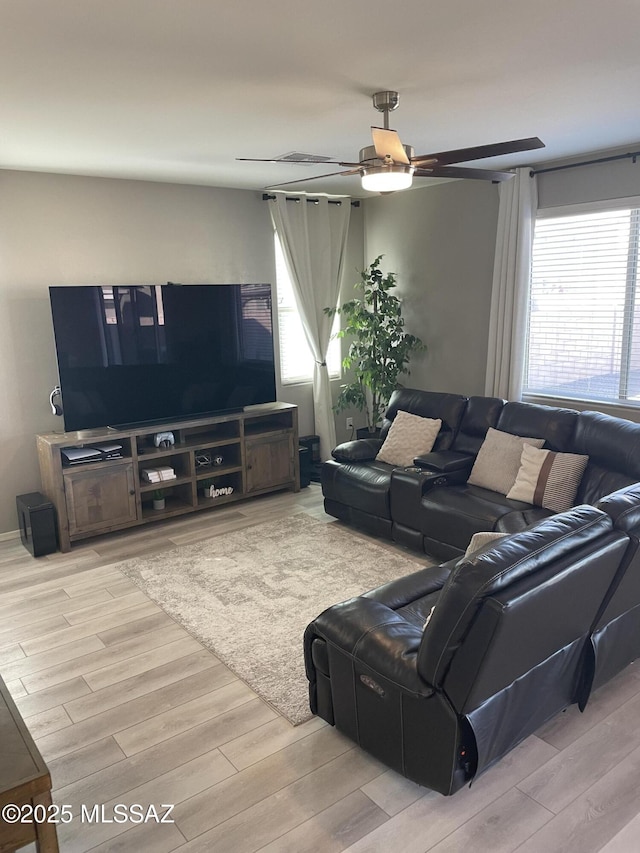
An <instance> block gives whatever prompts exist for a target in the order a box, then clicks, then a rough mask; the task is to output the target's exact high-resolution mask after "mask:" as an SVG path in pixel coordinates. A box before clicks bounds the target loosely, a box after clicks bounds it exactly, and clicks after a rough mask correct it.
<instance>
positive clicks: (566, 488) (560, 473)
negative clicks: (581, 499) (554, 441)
mask: <svg viewBox="0 0 640 853" xmlns="http://www.w3.org/2000/svg"><path fill="white" fill-rule="evenodd" d="M588 461H589V457H588V456H580V455H579V454H577V453H556V452H554V451H553V450H542V449H539V448H537V447H531V446H530V445H527V444H525V445H524V447H523V448H522V458H521V461H520V470H519V471H518V476H517V477H516V481H515V483H514V484H513V487H512V488H511V489H510V491H509V492H508V494H507V497H508V498H512V499H513V500H515V501H525V503H530V504H533V505H534V506H543V507H545V508H546V509H551V510H553V511H554V512H563V511H564V510H565V509H569V507H571V506H573V501H574V500H575V496H576V492H577V491H578V486H579V485H580V480H581V479H582V475H583V474H584V469H585V468H586V467H587V462H588Z"/></svg>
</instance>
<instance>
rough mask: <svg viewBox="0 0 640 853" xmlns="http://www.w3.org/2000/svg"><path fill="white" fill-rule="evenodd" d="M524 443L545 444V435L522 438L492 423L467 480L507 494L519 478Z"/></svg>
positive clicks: (537, 445) (472, 483)
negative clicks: (493, 425) (501, 429)
mask: <svg viewBox="0 0 640 853" xmlns="http://www.w3.org/2000/svg"><path fill="white" fill-rule="evenodd" d="M525 444H530V445H531V446H532V447H542V445H543V444H544V438H521V437H520V436H518V435H511V433H509V432H501V431H500V430H497V429H493V427H489V429H488V430H487V435H486V437H485V440H484V441H483V442H482V447H481V448H480V450H479V451H478V455H477V456H476V461H475V462H474V463H473V468H472V469H471V474H469V479H468V480H467V482H468V483H469V484H470V485H472V486H482V488H484V489H491V491H492V492H499V493H500V494H501V495H506V494H507V492H508V491H509V490H510V489H511V488H512V486H513V484H514V483H515V481H516V477H517V475H518V471H519V469H520V460H521V457H522V448H523V447H524V445H525Z"/></svg>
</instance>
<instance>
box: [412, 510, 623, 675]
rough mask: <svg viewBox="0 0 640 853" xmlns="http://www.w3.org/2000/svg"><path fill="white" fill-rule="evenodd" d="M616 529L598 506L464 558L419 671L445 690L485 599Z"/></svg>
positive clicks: (428, 634)
mask: <svg viewBox="0 0 640 853" xmlns="http://www.w3.org/2000/svg"><path fill="white" fill-rule="evenodd" d="M612 529H613V525H612V522H611V519H610V518H609V516H608V515H606V513H604V512H601V511H600V510H598V509H596V508H595V507H587V506H581V507H574V508H573V509H571V510H568V511H567V512H563V513H559V514H558V515H554V516H551V517H549V518H546V519H543V520H542V521H541V522H539V523H538V524H536V525H534V526H533V527H531V528H529V529H528V530H524V531H522V532H520V533H516V534H513V535H511V536H508V537H506V538H504V539H500V540H497V542H496V544H495V545H494V546H493V548H490V549H489V550H486V551H483V552H482V553H480V554H478V555H476V556H474V555H473V554H472V555H470V556H469V557H463V558H462V559H460V560H459V562H458V563H457V564H456V567H455V569H454V570H453V571H452V572H451V575H450V576H449V579H448V580H447V582H446V584H445V586H444V587H443V590H442V593H441V595H440V599H439V601H438V604H437V606H436V608H435V611H434V613H433V616H432V618H431V620H430V622H429V625H428V627H427V629H426V630H425V633H424V637H423V640H422V644H421V647H420V652H419V655H418V669H419V671H420V674H421V675H422V677H423V678H424V679H425V680H426V681H427V682H428V683H429V684H431V685H433V686H434V687H442V685H443V683H444V679H445V678H446V675H447V673H448V672H449V668H450V666H451V662H452V660H453V658H454V656H455V654H456V652H457V651H458V649H459V648H460V646H461V644H462V642H463V641H464V639H465V638H466V636H467V633H468V631H469V629H470V627H471V625H472V623H473V622H474V620H475V619H476V616H477V613H478V609H479V608H480V607H481V605H482V604H483V603H484V601H485V600H486V599H487V598H488V597H490V596H493V595H495V594H497V593H499V592H502V591H504V590H505V589H506V588H508V587H509V586H511V585H512V584H514V583H516V582H519V581H521V580H522V579H524V578H527V577H528V576H530V575H535V574H536V573H538V572H540V571H541V570H543V569H546V568H547V567H548V566H550V565H553V564H554V563H556V562H558V561H559V560H562V559H563V558H564V557H565V556H567V555H571V554H573V553H574V552H575V551H576V550H578V549H579V548H581V547H583V546H584V545H585V544H590V543H593V541H595V540H596V539H599V538H600V537H602V536H603V534H604V533H607V532H610V531H611V530H612Z"/></svg>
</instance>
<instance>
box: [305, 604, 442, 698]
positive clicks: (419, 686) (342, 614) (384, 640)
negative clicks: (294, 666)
mask: <svg viewBox="0 0 640 853" xmlns="http://www.w3.org/2000/svg"><path fill="white" fill-rule="evenodd" d="M317 637H320V638H321V639H323V640H324V641H325V642H326V643H327V644H328V645H329V646H332V647H333V648H334V649H335V650H336V651H337V652H338V653H340V654H342V655H347V656H348V657H350V658H352V659H353V660H354V661H356V662H358V663H361V664H363V665H364V666H366V667H367V669H369V670H372V671H373V672H374V673H376V674H377V675H379V676H380V677H381V678H384V679H386V680H388V681H390V682H391V683H393V684H395V685H397V686H398V687H400V688H402V690H405V691H408V692H410V693H413V694H415V695H419V696H423V697H424V696H430V695H432V693H433V692H434V691H433V688H432V687H431V685H429V684H427V683H426V682H425V681H424V680H423V679H422V678H421V677H420V676H419V675H418V669H417V656H418V650H419V648H420V643H421V642H422V631H421V630H420V628H417V627H416V626H415V625H412V624H411V623H410V622H407V620H406V619H404V618H403V617H402V616H400V615H399V614H398V613H396V612H395V611H394V610H391V609H390V608H389V607H386V606H385V605H384V604H381V603H380V602H379V601H372V600H371V599H367V598H351V599H349V600H348V601H344V602H342V604H335V605H334V606H333V607H330V608H329V609H328V610H325V611H324V613H321V614H320V616H318V617H317V618H316V619H314V621H313V622H312V623H311V624H310V625H309V626H308V628H307V630H306V632H305V646H306V647H307V648H308V649H310V648H311V644H312V643H313V640H314V639H316V638H317ZM331 654H332V653H331V652H330V653H329V661H331ZM306 659H307V663H308V661H309V659H310V655H306Z"/></svg>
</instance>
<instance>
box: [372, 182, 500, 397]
mask: <svg viewBox="0 0 640 853" xmlns="http://www.w3.org/2000/svg"><path fill="white" fill-rule="evenodd" d="M364 208H365V260H366V263H369V262H370V261H372V260H373V259H374V258H375V257H376V256H377V255H380V254H383V255H384V259H383V268H384V270H385V271H389V270H392V271H393V272H395V273H397V275H398V295H401V296H402V298H403V316H404V318H405V322H406V328H407V330H408V331H409V332H412V333H413V334H415V335H418V336H419V337H420V338H422V340H423V341H424V342H425V343H426V344H427V347H428V349H427V351H426V352H425V353H421V354H418V355H415V356H414V357H413V359H412V361H411V374H410V376H408V377H406V378H405V380H404V384H405V385H407V386H408V387H415V388H426V389H428V390H434V391H451V392H456V393H461V394H483V393H484V382H485V366H486V360H487V345H488V334H489V309H490V303H491V283H492V276H493V256H494V247H495V239H496V226H497V217H498V192H497V187H496V186H495V185H493V184H491V183H489V184H486V183H484V182H480V181H452V182H448V183H441V184H436V185H433V186H430V187H425V188H420V189H412V190H411V191H409V192H405V193H398V194H396V195H391V196H378V197H376V198H372V199H367V200H366V201H365V204H364Z"/></svg>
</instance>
